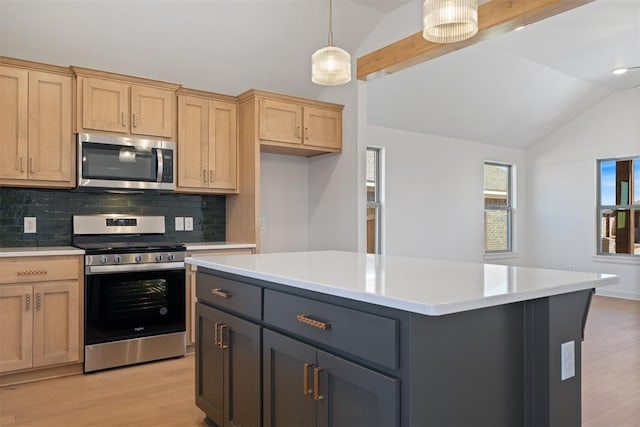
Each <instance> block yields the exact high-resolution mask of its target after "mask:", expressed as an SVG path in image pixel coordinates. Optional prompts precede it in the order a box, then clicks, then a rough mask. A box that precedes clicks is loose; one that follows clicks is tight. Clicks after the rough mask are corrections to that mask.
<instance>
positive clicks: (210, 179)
mask: <svg viewBox="0 0 640 427" xmlns="http://www.w3.org/2000/svg"><path fill="white" fill-rule="evenodd" d="M209 182H213V169H210V170H209Z"/></svg>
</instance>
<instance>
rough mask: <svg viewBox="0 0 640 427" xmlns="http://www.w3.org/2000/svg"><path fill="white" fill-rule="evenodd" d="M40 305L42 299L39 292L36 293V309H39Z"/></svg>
mask: <svg viewBox="0 0 640 427" xmlns="http://www.w3.org/2000/svg"><path fill="white" fill-rule="evenodd" d="M41 306H42V300H41V298H40V294H36V310H40V307H41Z"/></svg>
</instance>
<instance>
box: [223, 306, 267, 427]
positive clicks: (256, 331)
mask: <svg viewBox="0 0 640 427" xmlns="http://www.w3.org/2000/svg"><path fill="white" fill-rule="evenodd" d="M223 328H224V329H222V330H223V334H224V337H223V338H222V340H223V347H225V349H224V350H223V351H224V352H225V354H224V356H225V357H224V372H225V384H224V389H225V414H224V415H225V416H224V426H225V427H235V426H239V427H252V426H259V425H261V420H260V418H261V399H260V398H261V394H260V393H261V389H260V378H261V349H262V340H261V337H262V336H261V329H262V328H261V327H260V326H258V325H256V324H255V323H251V322H247V321H245V320H242V319H240V318H238V317H235V316H232V315H230V314H225V318H224V326H223Z"/></svg>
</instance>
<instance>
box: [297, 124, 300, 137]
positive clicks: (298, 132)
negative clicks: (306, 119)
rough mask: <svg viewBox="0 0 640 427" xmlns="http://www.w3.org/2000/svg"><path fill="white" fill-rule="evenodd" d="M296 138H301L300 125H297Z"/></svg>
mask: <svg viewBox="0 0 640 427" xmlns="http://www.w3.org/2000/svg"><path fill="white" fill-rule="evenodd" d="M296 138H298V139H300V126H296Z"/></svg>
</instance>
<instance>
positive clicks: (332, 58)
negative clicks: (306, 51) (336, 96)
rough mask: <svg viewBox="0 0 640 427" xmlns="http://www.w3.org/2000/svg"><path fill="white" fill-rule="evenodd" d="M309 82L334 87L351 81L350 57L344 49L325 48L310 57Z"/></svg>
mask: <svg viewBox="0 0 640 427" xmlns="http://www.w3.org/2000/svg"><path fill="white" fill-rule="evenodd" d="M311 81H312V82H314V83H315V84H319V85H324V86H336V85H341V84H345V83H348V82H349V81H351V55H349V52H347V51H346V50H344V49H340V48H339V47H335V46H327V47H323V48H322V49H318V50H317V51H316V53H314V54H313V55H312V56H311Z"/></svg>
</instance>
